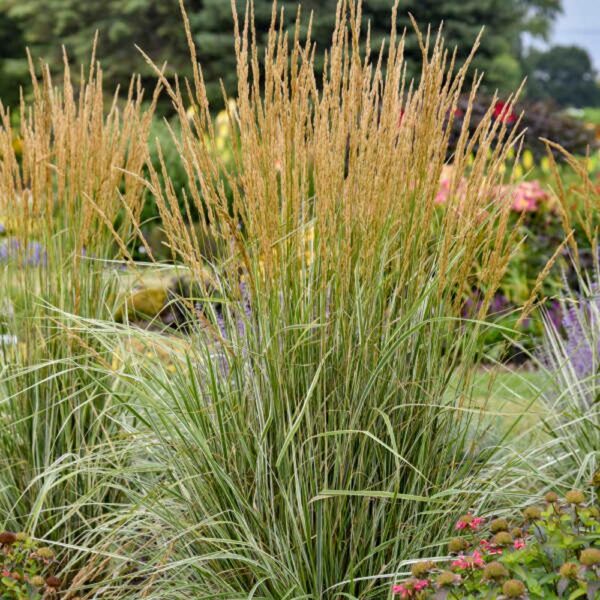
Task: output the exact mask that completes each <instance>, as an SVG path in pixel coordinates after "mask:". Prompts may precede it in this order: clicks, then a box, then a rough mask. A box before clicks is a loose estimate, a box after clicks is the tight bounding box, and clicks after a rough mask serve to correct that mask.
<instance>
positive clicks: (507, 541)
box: [493, 531, 513, 546]
mask: <svg viewBox="0 0 600 600" xmlns="http://www.w3.org/2000/svg"><path fill="white" fill-rule="evenodd" d="M493 542H494V544H496V546H510V545H511V544H512V543H513V536H512V535H510V533H508V531H500V532H499V533H497V534H496V535H495V536H494V538H493Z"/></svg>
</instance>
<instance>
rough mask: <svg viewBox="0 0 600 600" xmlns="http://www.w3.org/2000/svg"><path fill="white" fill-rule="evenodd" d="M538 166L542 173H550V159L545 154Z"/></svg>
mask: <svg viewBox="0 0 600 600" xmlns="http://www.w3.org/2000/svg"><path fill="white" fill-rule="evenodd" d="M540 166H541V168H542V171H543V172H544V173H550V159H549V158H548V157H547V156H544V158H542V160H541V162H540Z"/></svg>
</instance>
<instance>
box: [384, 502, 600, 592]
mask: <svg viewBox="0 0 600 600" xmlns="http://www.w3.org/2000/svg"><path fill="white" fill-rule="evenodd" d="M588 498H589V495H587V497H586V494H584V493H583V492H582V491H580V490H571V491H569V492H567V493H566V494H565V498H564V500H562V501H561V500H559V498H558V496H557V495H556V494H555V493H554V492H549V493H548V494H546V504H545V507H544V508H539V507H537V506H535V505H533V506H529V507H528V508H526V509H525V510H523V511H522V513H521V514H514V513H513V514H510V515H509V517H507V518H496V519H493V520H484V519H481V518H478V517H474V516H473V515H471V514H467V515H465V516H464V517H461V518H460V519H459V520H458V521H457V523H456V529H457V530H459V534H460V537H458V538H455V539H453V540H452V541H451V542H450V543H449V545H448V551H449V553H450V554H453V555H455V556H454V557H453V558H451V559H445V560H435V561H425V562H417V563H414V564H413V565H412V567H411V575H412V577H411V578H409V579H406V580H404V581H402V582H400V583H397V584H395V585H394V586H393V587H392V593H393V594H394V595H398V596H399V597H400V598H414V599H415V600H425V599H427V598H432V599H435V600H441V599H452V598H457V599H458V598H461V599H464V600H467V599H476V598H482V599H483V598H487V599H490V600H492V599H495V598H498V599H501V598H530V599H534V598H539V599H543V600H551V599H553V598H554V599H558V598H579V597H586V598H596V597H597V596H596V594H597V593H598V592H599V591H600V510H599V502H598V495H597V492H596V493H593V492H592V500H591V501H590V500H588Z"/></svg>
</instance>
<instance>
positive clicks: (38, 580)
mask: <svg viewBox="0 0 600 600" xmlns="http://www.w3.org/2000/svg"><path fill="white" fill-rule="evenodd" d="M31 585H33V586H34V587H44V578H43V577H41V576H40V575H36V576H35V577H32V578H31Z"/></svg>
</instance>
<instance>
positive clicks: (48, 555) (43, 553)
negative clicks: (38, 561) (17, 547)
mask: <svg viewBox="0 0 600 600" xmlns="http://www.w3.org/2000/svg"><path fill="white" fill-rule="evenodd" d="M36 554H37V555H38V556H39V557H40V558H44V559H46V560H51V559H53V558H54V550H52V548H48V547H47V546H43V547H42V548H38V549H37V550H36Z"/></svg>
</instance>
